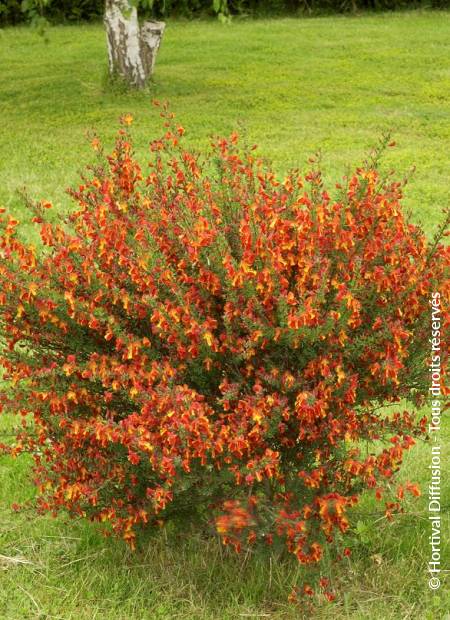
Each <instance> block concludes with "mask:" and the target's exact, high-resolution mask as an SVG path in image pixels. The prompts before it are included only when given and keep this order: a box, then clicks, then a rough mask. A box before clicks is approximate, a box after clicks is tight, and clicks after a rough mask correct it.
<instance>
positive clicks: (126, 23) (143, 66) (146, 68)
mask: <svg viewBox="0 0 450 620" xmlns="http://www.w3.org/2000/svg"><path fill="white" fill-rule="evenodd" d="M104 23H105V27H106V40H107V45H108V56H109V72H110V74H111V75H119V76H121V77H122V78H124V79H125V80H126V81H127V82H128V84H130V85H131V86H135V87H137V88H143V87H144V86H145V85H146V83H147V80H148V78H149V77H150V76H151V75H152V73H153V69H154V66H155V60H156V54H157V52H158V49H159V46H160V44H161V38H162V35H163V32H164V28H165V23H164V22H156V21H148V22H144V23H143V24H142V26H140V25H139V21H138V16H137V10H136V7H133V6H131V5H130V3H129V0H106V3H105V15H104Z"/></svg>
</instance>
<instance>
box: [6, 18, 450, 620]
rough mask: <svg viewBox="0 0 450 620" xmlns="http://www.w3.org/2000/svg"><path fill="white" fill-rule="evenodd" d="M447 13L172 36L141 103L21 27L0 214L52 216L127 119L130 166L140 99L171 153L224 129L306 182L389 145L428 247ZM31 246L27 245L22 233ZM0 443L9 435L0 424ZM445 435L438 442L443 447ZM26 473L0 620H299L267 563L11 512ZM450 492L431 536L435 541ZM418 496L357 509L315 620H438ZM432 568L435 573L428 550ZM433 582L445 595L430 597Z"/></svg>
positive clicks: (446, 189) (288, 575) (83, 40)
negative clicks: (385, 140) (314, 160)
mask: <svg viewBox="0 0 450 620" xmlns="http://www.w3.org/2000/svg"><path fill="white" fill-rule="evenodd" d="M449 31H450V14H449V13H406V14H400V15H376V16H363V17H355V18H341V17H326V18H320V19H310V20H295V19H280V20H262V21H256V22H253V21H241V22H236V23H235V24H233V25H232V26H230V27H226V26H222V25H220V24H218V23H216V22H193V23H188V22H171V23H170V24H169V27H168V29H167V33H166V35H165V39H164V43H163V46H162V48H161V52H160V55H159V58H158V64H157V71H156V74H155V79H154V83H153V84H152V86H151V87H150V88H149V89H148V91H147V92H143V93H132V94H128V93H124V92H120V91H119V90H118V89H112V88H110V87H108V86H106V85H105V80H104V76H105V70H106V51H105V42H104V34H103V32H102V28H101V26H100V25H93V26H71V27H58V28H53V29H51V31H50V32H49V43H48V44H45V43H44V42H43V40H42V39H40V38H39V37H38V36H37V35H36V34H34V33H33V32H31V31H29V30H27V29H7V30H5V31H3V32H1V31H0V67H1V71H0V105H1V108H0V113H1V123H2V132H1V133H0V204H4V205H6V206H8V207H10V208H12V209H13V210H14V211H15V212H16V213H18V214H19V215H22V216H24V213H23V206H22V202H21V200H20V198H19V197H18V195H17V189H18V188H20V187H22V186H23V185H26V187H27V191H28V192H29V193H30V194H31V195H32V196H35V197H40V198H42V197H45V198H49V199H52V200H53V201H54V202H55V203H56V205H57V207H58V209H60V210H61V212H62V211H64V210H65V209H67V208H68V206H69V200H68V198H67V196H66V195H65V193H64V189H65V187H66V186H67V185H69V184H71V183H74V182H76V180H77V179H78V170H79V168H80V167H82V165H84V164H85V163H87V162H89V161H90V160H91V159H92V155H91V152H90V150H89V145H88V143H87V141H86V140H85V133H86V130H88V129H91V128H95V129H96V131H97V132H98V133H99V135H100V136H101V137H102V138H104V139H105V141H106V142H107V143H111V142H112V139H113V135H114V132H115V128H116V121H117V118H118V117H119V116H120V115H121V114H122V113H124V112H131V113H132V114H133V115H134V116H135V118H136V122H135V125H134V128H133V134H134V137H135V141H136V148H137V151H138V154H139V155H140V156H141V157H142V158H143V160H144V161H145V158H146V145H147V143H148V141H149V140H150V139H151V138H152V137H155V135H158V133H159V131H160V124H159V118H158V115H157V113H156V112H155V111H154V110H152V109H151V105H150V102H151V99H152V98H153V97H156V98H158V99H162V100H164V99H167V100H169V101H170V103H171V106H172V109H173V110H174V111H175V112H176V113H177V115H178V117H179V119H180V121H181V122H182V123H183V124H184V125H185V126H186V127H187V129H188V133H187V140H188V143H189V144H191V145H192V146H195V147H202V146H204V145H206V144H207V142H208V138H209V136H210V135H211V134H224V133H228V132H230V131H231V130H233V129H235V128H236V127H237V125H238V124H239V123H241V124H242V131H243V132H244V133H245V134H246V136H247V139H248V140H249V141H251V142H252V143H253V142H256V143H258V144H259V145H260V151H261V153H263V154H264V155H266V156H267V157H269V158H271V159H272V160H273V161H274V165H275V166H276V168H277V169H278V170H280V171H282V170H284V169H286V168H288V167H291V166H299V167H301V168H305V166H306V163H305V162H306V160H307V158H308V156H309V155H311V154H312V153H314V152H315V151H317V150H318V149H321V151H322V152H323V156H322V161H323V167H324V169H325V172H326V177H327V179H328V180H330V181H332V180H333V181H334V180H337V179H338V178H339V177H340V176H341V175H342V174H344V173H345V172H346V170H347V168H348V167H349V166H353V165H355V164H356V163H358V162H360V161H361V159H362V158H363V156H364V153H365V151H366V150H367V148H368V146H369V145H371V144H373V143H374V142H376V140H377V138H378V137H379V135H380V134H381V132H382V131H385V130H387V129H391V130H393V134H394V138H395V139H396V141H397V143H398V146H397V148H396V149H393V150H390V151H389V153H387V154H386V160H385V165H386V167H390V166H393V167H395V168H396V169H399V170H400V171H401V172H402V171H407V170H408V169H409V168H410V167H411V166H412V165H416V166H417V172H416V174H415V176H414V177H413V178H412V180H411V182H410V184H409V185H408V187H407V195H406V198H405V203H406V205H407V207H409V208H410V209H411V211H412V214H413V219H414V220H415V221H416V222H421V223H422V224H423V226H424V228H425V230H426V231H427V233H429V234H430V233H431V231H432V230H433V228H434V227H435V226H436V224H437V222H438V221H439V207H440V206H443V205H445V204H448V203H449V194H450V183H449V181H450V169H449V166H448V164H449V156H448V153H449V147H450V123H449V120H450V106H449V92H450V88H449V87H450V37H449V36H448V35H449ZM29 234H30V235H31V230H30V231H29ZM0 422H1V427H0V432H1V433H9V432H10V431H11V429H12V427H13V425H14V424H15V422H14V421H13V420H11V419H9V418H8V417H6V416H3V418H2V419H1V420H0ZM449 426H450V425H449V424H448V422H446V424H445V432H443V434H442V446H443V452H444V454H445V453H447V454H448V451H449V449H450V445H449V444H450V442H449V432H450V428H449ZM429 459H430V447H429V445H428V444H421V445H419V446H417V447H416V448H415V449H414V450H413V451H412V452H411V453H410V454H409V455H408V456H407V458H406V461H405V467H404V470H403V472H402V474H401V477H402V478H403V479H405V480H406V479H410V480H418V481H420V483H421V485H422V487H423V489H424V490H425V489H426V487H427V484H428V478H429V470H428V464H429ZM29 466H30V463H29V461H28V460H27V459H26V458H25V457H21V458H19V459H17V460H15V461H12V460H11V459H8V458H5V457H2V458H1V459H0V554H1V555H0V618H5V619H6V620H23V619H24V620H25V619H28V618H29V619H37V618H39V619H40V620H43V619H48V620H50V619H56V618H59V619H63V620H72V619H74V620H75V619H77V620H78V619H79V620H95V619H96V620H128V619H130V620H168V619H172V618H179V619H193V620H197V619H198V620H235V619H237V618H260V617H261V618H271V619H273V620H281V619H294V618H296V619H297V618H303V617H305V618H307V617H312V616H311V615H310V614H306V615H305V614H304V613H303V612H302V611H300V610H299V609H296V608H292V607H291V606H289V605H288V604H287V601H286V596H287V590H288V589H289V584H290V583H291V581H292V579H295V578H296V579H298V580H299V581H301V580H302V579H303V578H304V573H303V572H302V570H301V569H300V568H299V567H298V566H296V564H295V563H293V562H288V561H286V560H280V559H278V560H277V559H276V558H270V556H265V557H248V558H237V557H235V556H233V555H230V554H228V553H226V552H225V551H224V550H223V549H222V548H221V547H220V545H219V544H218V542H217V541H216V540H214V539H213V540H208V539H204V538H202V537H201V535H200V533H198V532H187V533H185V534H184V535H182V534H180V533H179V532H176V531H170V532H162V533H160V534H158V535H156V536H154V537H152V538H151V539H149V540H147V541H146V542H144V543H142V545H141V547H140V548H139V549H138V551H137V552H136V553H134V554H133V553H131V552H130V551H129V550H128V549H127V548H126V547H125V545H124V544H123V543H122V542H121V541H117V540H111V539H104V538H103V537H101V536H100V535H99V533H98V531H97V530H96V528H95V527H94V526H93V525H91V524H89V523H83V522H67V521H66V520H65V519H63V518H61V517H60V518H58V519H56V520H54V519H52V518H50V517H36V516H35V515H33V513H28V512H24V513H19V514H16V513H14V512H13V511H11V509H10V505H11V503H12V502H15V501H19V502H20V501H23V500H26V499H29V498H31V497H32V496H33V493H34V491H33V487H32V485H31V484H30V481H29ZM449 488H450V487H449V485H448V483H447V484H446V486H445V488H444V490H443V497H442V504H443V532H444V534H445V533H446V532H449V531H450V528H449V525H450V523H449V519H450V516H449V515H450V512H449V502H450V497H449ZM426 508H427V498H426V496H425V495H424V496H423V497H422V498H420V499H419V500H417V501H416V502H414V503H410V504H409V506H408V512H407V514H405V515H403V516H400V517H398V518H397V519H396V520H395V521H394V522H393V523H388V522H386V521H385V520H384V519H380V515H381V513H379V512H377V511H379V507H377V506H375V505H374V504H373V502H372V500H371V499H370V497H368V496H367V497H365V498H364V501H363V502H362V504H361V506H360V507H359V508H358V509H357V514H355V518H354V522H355V524H357V523H358V522H359V524H360V525H359V528H358V530H356V529H355V531H354V534H353V537H352V539H351V543H350V545H351V547H352V549H353V555H352V558H351V559H349V560H348V561H347V560H346V562H345V563H344V564H342V565H341V566H340V567H339V568H336V567H333V566H329V567H325V569H324V571H325V572H327V574H330V575H331V576H332V578H333V581H334V583H335V585H336V586H337V588H338V589H339V591H340V592H341V594H342V595H341V597H340V598H339V600H338V601H337V602H336V603H334V604H332V605H323V606H319V608H318V610H317V612H315V615H314V618H316V619H317V620H319V619H322V620H325V619H327V620H328V619H330V620H333V619H337V618H346V619H349V620H362V619H367V620H369V619H370V620H397V619H400V618H402V619H403V618H405V619H406V618H414V619H418V620H422V619H428V620H435V619H441V618H442V619H443V618H448V617H449V616H448V610H449V609H450V600H449V597H448V583H447V584H445V583H444V584H443V586H442V587H441V589H440V590H439V591H438V592H437V593H436V594H435V595H433V594H432V593H431V592H430V591H429V589H428V585H427V581H428V579H427V573H426V563H427V561H428V559H429V549H428V535H429V524H428V521H427V512H426ZM442 554H443V558H442V560H443V567H444V568H445V567H450V551H449V548H448V542H446V541H445V538H444V540H443V548H442ZM446 585H447V588H446Z"/></svg>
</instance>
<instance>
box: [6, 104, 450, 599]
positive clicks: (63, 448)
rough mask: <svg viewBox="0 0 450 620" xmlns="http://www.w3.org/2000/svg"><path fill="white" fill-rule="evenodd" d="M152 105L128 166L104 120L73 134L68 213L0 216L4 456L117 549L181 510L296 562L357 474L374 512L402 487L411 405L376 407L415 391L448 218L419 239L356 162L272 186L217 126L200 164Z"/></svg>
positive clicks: (338, 517)
mask: <svg viewBox="0 0 450 620" xmlns="http://www.w3.org/2000/svg"><path fill="white" fill-rule="evenodd" d="M162 116H163V117H164V119H165V121H164V122H165V135H164V136H163V137H162V138H161V139H158V140H155V141H154V142H152V143H151V146H150V150H151V163H150V168H149V171H148V172H147V173H145V174H144V172H143V171H142V169H141V167H140V166H139V164H138V163H137V162H136V161H135V159H134V157H133V149H132V143H131V138H130V135H129V129H128V127H127V125H129V124H130V123H131V120H132V119H131V117H130V116H126V117H124V118H123V119H122V128H121V129H120V130H119V134H118V137H117V140H116V144H115V148H114V150H113V152H112V153H111V154H110V155H109V156H104V155H103V149H102V146H101V144H100V141H99V140H98V138H94V139H93V142H92V144H93V147H94V148H95V149H96V150H97V151H98V153H99V158H100V163H99V164H98V165H96V166H94V167H92V168H91V169H90V170H89V172H88V173H87V174H86V177H85V178H83V182H82V185H80V186H79V187H78V188H77V189H73V190H70V194H71V196H72V197H73V199H74V201H75V202H76V203H77V205H78V207H77V210H76V211H74V212H72V213H71V214H70V215H69V216H68V217H67V218H66V219H64V221H63V222H62V223H58V224H52V223H51V222H49V221H48V218H47V217H46V208H50V207H51V205H50V204H49V203H47V202H41V203H39V204H36V205H33V206H32V208H33V209H34V218H33V219H34V222H35V223H36V224H37V225H38V226H39V228H40V234H41V238H42V243H43V247H42V248H35V247H31V246H30V245H28V244H27V243H24V242H22V241H21V240H20V236H19V235H18V232H17V230H18V224H19V223H18V222H17V221H16V220H14V219H13V218H12V217H10V216H7V215H6V214H3V215H2V216H1V219H0V225H1V236H0V252H1V257H2V262H1V265H0V282H1V287H0V290H1V293H0V322H1V330H2V334H3V340H2V342H1V351H0V360H1V363H2V366H3V368H4V381H5V382H6V388H5V389H4V391H3V393H2V401H3V407H4V409H5V410H6V411H9V412H15V413H17V414H19V415H20V416H21V417H22V424H23V429H22V430H21V431H20V433H19V435H18V438H17V443H16V445H15V446H14V447H13V448H11V449H10V450H11V452H12V453H13V454H18V453H20V452H22V451H29V452H31V453H32V455H33V458H34V477H35V483H36V485H37V487H38V490H39V495H38V500H37V501H38V506H39V509H40V510H43V511H45V510H49V511H52V512H53V513H57V512H58V511H59V510H60V509H64V510H66V511H68V512H69V513H70V514H72V515H79V516H83V517H89V518H90V519H93V520H95V521H100V522H105V523H106V524H109V525H110V526H112V529H113V530H114V531H115V532H117V533H119V534H120V535H122V536H123V537H124V538H125V539H126V540H127V541H128V542H129V543H130V544H131V545H132V546H133V545H134V541H135V538H136V534H137V532H138V531H139V527H140V526H142V525H144V524H147V526H150V525H158V524H160V523H161V522H164V521H167V520H168V519H170V518H172V517H177V516H178V515H180V514H186V513H188V514H189V515H190V516H191V518H195V519H204V520H206V521H209V522H210V523H213V524H215V527H216V528H217V531H218V532H219V533H220V535H221V536H222V538H223V541H224V542H225V543H229V544H231V545H232V546H234V547H235V548H236V549H237V550H239V549H240V548H241V546H242V545H253V544H256V543H258V542H261V541H266V542H267V543H269V544H270V543H272V542H273V543H275V542H277V543H280V542H281V543H283V544H286V545H287V548H288V550H289V551H290V552H291V553H292V554H294V555H295V556H296V557H297V558H298V560H299V561H300V562H302V563H315V562H318V561H319V560H320V559H321V557H322V554H323V550H324V546H325V545H326V544H327V543H330V542H332V541H333V540H334V541H339V540H340V539H341V537H342V534H343V533H345V532H346V530H347V529H348V527H349V518H348V511H349V508H350V507H352V506H354V505H355V504H356V503H357V501H358V497H359V495H360V494H361V492H362V491H363V490H364V489H367V488H369V489H373V491H374V493H375V494H376V496H377V498H379V499H382V498H383V499H384V500H388V501H387V505H386V510H387V515H388V516H390V514H391V513H392V512H394V511H395V510H398V509H399V508H400V501H401V498H402V496H403V494H404V491H409V492H411V493H412V494H418V492H419V491H418V489H417V487H416V486H415V485H413V484H411V483H408V484H406V485H405V487H404V488H400V489H399V490H398V494H397V495H398V497H396V498H392V497H389V496H385V490H386V487H388V486H389V483H390V481H391V479H392V477H393V475H394V473H395V472H396V471H397V470H398V469H399V467H400V464H401V462H402V455H403V452H404V451H405V450H408V449H409V448H410V447H411V446H412V445H413V444H414V437H415V436H417V435H420V434H423V433H424V432H425V430H426V419H425V418H424V419H422V420H420V421H417V420H416V419H415V416H414V415H413V414H412V413H408V412H406V411H403V410H401V409H399V410H395V409H394V410H391V412H390V413H387V412H386V409H383V408H382V407H381V406H382V405H384V404H387V403H397V402H398V401H399V400H400V399H403V398H408V399H410V400H411V401H412V402H420V399H421V395H423V394H426V392H427V389H428V385H429V383H428V381H429V371H428V367H427V355H428V352H429V342H428V339H429V335H430V334H429V332H430V325H429V319H428V317H429V314H430V305H429V300H430V295H431V292H432V291H439V292H440V295H441V296H440V304H441V305H440V308H441V311H442V316H443V317H444V318H445V325H447V324H448V311H447V308H446V307H445V305H444V302H445V293H447V292H448V289H449V279H448V267H449V258H450V253H449V249H448V248H445V247H444V245H443V244H442V243H441V238H442V236H443V235H444V234H445V229H446V225H447V224H448V218H447V220H446V222H444V224H443V226H442V227H441V229H440V231H439V232H438V234H437V237H436V239H435V241H434V242H433V243H432V244H428V243H427V241H426V239H425V237H424V234H423V233H422V232H421V230H420V229H419V228H418V227H416V226H414V225H412V224H411V223H409V222H408V221H406V219H405V217H404V215H403V212H402V208H401V204H400V201H401V197H402V185H401V184H400V183H397V182H391V181H389V182H388V181H383V179H382V178H380V175H379V173H378V172H377V163H376V161H377V157H375V158H374V159H373V160H372V163H368V164H367V166H365V167H363V168H359V169H357V170H356V172H355V174H354V175H353V176H352V177H351V178H349V179H348V180H347V181H346V182H345V185H344V186H342V187H338V188H337V190H336V197H335V198H334V199H332V198H331V197H330V195H329V194H328V192H327V191H326V190H325V189H324V187H323V182H322V179H321V175H320V172H319V171H318V170H316V169H315V168H314V167H313V168H314V169H313V170H312V171H311V172H310V173H308V174H307V175H306V176H305V178H304V179H303V178H301V177H300V176H299V175H298V173H296V172H293V173H290V174H288V175H287V176H286V177H285V178H284V179H283V180H278V179H277V177H276V175H275V174H274V172H273V171H272V170H271V169H270V168H268V167H267V166H266V165H265V164H264V163H263V162H262V161H261V160H259V159H258V158H257V157H256V156H255V154H254V150H253V149H247V150H246V149H242V148H240V146H239V144H238V137H237V136H236V135H235V134H233V135H232V136H231V137H230V138H229V139H220V140H217V141H216V142H215V143H214V144H213V145H212V149H211V152H210V153H209V155H208V156H207V157H206V158H204V159H202V158H201V157H200V156H199V155H197V154H194V153H191V152H188V151H186V150H184V149H183V148H182V146H181V145H180V142H181V141H182V135H183V133H184V129H183V128H182V127H180V126H177V123H176V121H175V120H174V118H173V115H171V114H170V113H169V112H168V111H167V110H166V109H164V110H163V112H162ZM3 211H4V210H3ZM442 363H443V364H445V363H446V359H443V360H442ZM376 440H386V441H385V442H384V443H382V442H377V443H375V442H376ZM363 441H364V442H367V444H368V445H369V446H370V449H369V450H364V451H362V450H361V449H360V446H361V442H363ZM379 446H381V447H379ZM5 449H6V448H5ZM345 553H347V551H346V552H345ZM327 596H328V597H329V598H331V596H332V595H331V594H330V593H329V592H328V593H327Z"/></svg>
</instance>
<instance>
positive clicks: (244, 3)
mask: <svg viewBox="0 0 450 620" xmlns="http://www.w3.org/2000/svg"><path fill="white" fill-rule="evenodd" d="M140 4H141V13H142V14H143V15H144V16H152V17H168V16H183V17H194V16H202V15H204V16H207V15H214V14H219V15H222V16H223V15H227V14H231V15H252V16H261V15H277V14H287V13H291V14H292V13H293V14H316V13H352V12H353V13H355V12H358V11H393V10H402V9H416V8H435V9H445V8H448V7H450V0H143V1H141V2H140ZM103 7H104V2H103V0H1V1H0V25H3V26H4V25H7V24H10V25H15V24H17V23H19V22H23V21H30V20H31V21H33V20H34V19H35V18H36V16H38V17H40V18H43V19H47V20H49V21H50V22H64V21H81V20H97V19H101V17H102V13H103Z"/></svg>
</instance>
